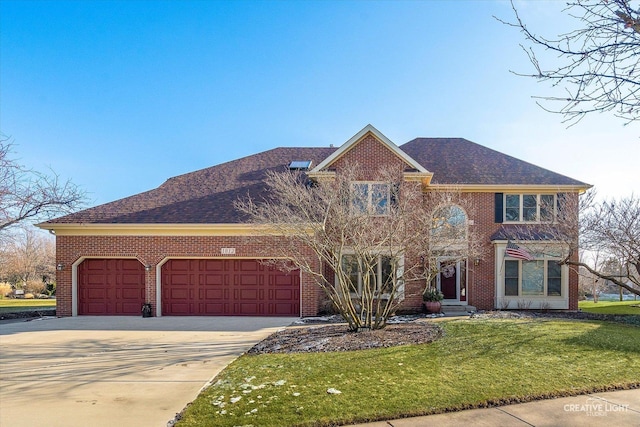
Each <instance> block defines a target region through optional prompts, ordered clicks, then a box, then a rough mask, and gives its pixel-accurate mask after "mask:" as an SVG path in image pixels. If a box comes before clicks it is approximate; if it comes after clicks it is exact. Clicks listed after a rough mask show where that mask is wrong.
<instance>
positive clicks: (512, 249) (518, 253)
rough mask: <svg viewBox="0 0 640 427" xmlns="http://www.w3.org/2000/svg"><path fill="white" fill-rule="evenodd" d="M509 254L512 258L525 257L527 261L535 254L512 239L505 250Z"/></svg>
mask: <svg viewBox="0 0 640 427" xmlns="http://www.w3.org/2000/svg"><path fill="white" fill-rule="evenodd" d="M505 254H506V255H507V256H510V257H511V258H517V259H524V260H526V261H532V260H533V256H531V254H530V253H529V252H527V251H526V250H525V249H522V248H521V247H520V246H518V245H516V244H515V243H513V242H512V241H511V240H509V242H508V243H507V250H506V251H505Z"/></svg>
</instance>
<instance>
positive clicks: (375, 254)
mask: <svg viewBox="0 0 640 427" xmlns="http://www.w3.org/2000/svg"><path fill="white" fill-rule="evenodd" d="M359 172H360V171H359V168H358V167H357V166H356V165H352V166H349V167H346V168H345V169H344V170H341V171H340V173H338V174H336V175H335V176H334V177H332V178H326V179H319V180H318V181H310V180H308V178H307V177H306V176H305V175H304V174H301V173H297V172H282V173H275V172H274V173H269V174H268V177H267V179H266V184H267V187H268V191H267V192H266V195H267V196H266V197H265V199H264V200H261V201H256V200H252V199H251V198H248V199H246V200H241V201H238V202H237V203H236V207H237V208H238V209H239V210H240V211H242V212H244V213H246V214H248V215H249V217H250V218H251V221H253V222H254V223H256V224H260V225H261V226H263V227H264V228H263V230H264V231H265V233H267V234H270V235H278V236H284V237H283V240H284V241H286V243H285V244H282V245H279V246H278V247H277V248H274V249H276V250H277V251H279V253H278V256H279V257H282V258H284V259H286V260H287V261H286V262H282V261H280V262H278V263H279V264H280V267H281V268H289V269H300V270H301V271H303V272H304V273H307V274H308V275H310V276H311V277H313V278H314V281H315V283H316V284H317V285H319V286H320V287H321V288H322V289H323V290H324V291H325V294H326V295H327V297H328V298H329V300H330V301H331V302H332V304H333V306H334V307H335V308H336V310H337V311H338V312H339V313H340V314H341V315H342V317H343V318H344V319H345V320H346V321H347V323H348V324H349V327H350V329H351V330H354V331H355V330H360V329H362V328H371V329H379V328H383V327H384V326H385V325H386V321H387V319H388V317H389V316H390V315H391V314H393V313H394V312H395V310H396V309H397V308H398V307H399V306H400V305H401V304H402V301H403V299H405V298H406V297H407V296H409V295H410V293H411V292H413V291H412V290H416V292H420V293H422V292H423V291H424V290H425V289H424V288H425V286H427V284H429V283H430V282H431V279H432V278H433V277H434V275H435V274H437V270H436V269H435V266H436V265H437V260H438V257H440V256H443V255H446V257H447V260H448V262H452V263H455V262H456V261H457V260H460V259H465V258H470V257H473V256H475V254H476V253H480V251H481V249H480V247H481V245H480V244H479V239H477V238H476V237H475V233H474V232H472V231H470V230H469V228H468V226H467V225H468V224H467V221H466V217H464V219H462V220H459V221H456V219H455V218H453V219H451V218H450V217H449V216H448V215H447V209H449V207H451V206H459V207H461V208H462V209H465V210H466V211H467V212H470V211H471V210H472V207H471V206H469V203H468V202H467V201H466V200H465V198H464V197H462V196H461V195H460V194H459V193H457V192H454V191H442V192H437V193H436V192H434V193H427V194H424V193H423V191H422V187H421V184H420V183H419V182H406V181H404V179H403V176H402V172H401V171H395V170H388V169H387V170H386V169H383V170H381V171H380V172H379V173H378V175H377V176H378V177H379V178H378V179H377V183H376V184H373V185H368V184H364V183H362V182H361V181H359V180H358V177H359V176H361V175H360V173H359ZM458 209H460V208H458ZM457 218H462V217H460V216H458V217H457ZM301 248H307V249H308V251H306V250H301ZM327 269H328V270H331V271H332V272H333V273H334V274H335V281H334V279H333V275H332V274H327ZM418 289H419V290H418Z"/></svg>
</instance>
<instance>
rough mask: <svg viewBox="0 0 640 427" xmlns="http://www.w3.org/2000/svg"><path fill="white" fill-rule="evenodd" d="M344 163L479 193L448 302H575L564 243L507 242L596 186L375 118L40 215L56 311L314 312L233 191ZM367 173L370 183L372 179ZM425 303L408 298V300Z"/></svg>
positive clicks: (311, 298)
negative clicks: (333, 134) (402, 133)
mask: <svg viewBox="0 0 640 427" xmlns="http://www.w3.org/2000/svg"><path fill="white" fill-rule="evenodd" d="M331 142H333V141H331ZM292 162H296V163H293V164H292ZM349 162H357V163H358V164H359V165H360V166H361V167H363V169H364V170H365V171H368V173H370V174H375V171H377V170H379V168H380V167H381V166H382V165H385V164H394V165H402V167H403V168H404V170H405V176H406V177H410V179H414V180H415V179H420V180H421V181H422V183H423V188H424V191H432V190H437V189H439V188H440V189H442V188H450V187H452V186H454V187H455V188H456V189H457V190H459V191H461V192H462V193H463V194H465V195H466V196H467V197H469V198H471V199H472V200H473V201H474V204H475V206H476V207H477V211H476V212H475V213H474V217H472V218H464V220H466V221H467V223H468V226H469V227H475V228H476V231H478V232H479V233H480V234H481V236H482V239H483V242H484V245H485V246H486V249H487V250H486V251H485V252H486V255H485V256H484V257H483V258H482V259H474V260H467V261H466V262H458V263H456V265H455V266H454V267H455V268H452V267H451V266H447V268H446V269H443V271H442V272H441V274H440V277H438V280H437V284H438V286H439V287H440V288H441V289H442V291H443V293H444V294H445V301H444V304H445V305H460V306H463V307H464V306H474V307H477V308H478V309H485V310H491V309H494V308H518V307H519V306H520V304H523V303H525V302H526V305H527V306H528V308H550V309H568V310H576V309H577V308H578V305H577V304H578V277H577V274H576V273H575V272H574V271H572V270H570V269H569V268H568V267H567V266H566V265H559V264H557V262H556V261H557V260H558V258H557V256H559V253H560V252H558V255H555V256H554V253H553V251H551V252H549V251H542V252H536V244H537V243H539V242H536V241H531V242H523V241H522V239H523V238H522V237H521V238H520V239H519V242H518V245H513V244H512V243H511V242H510V241H509V239H510V236H511V235H512V234H511V233H510V228H511V229H512V228H514V227H519V226H522V225H523V224H524V225H525V226H529V225H531V226H535V225H536V224H539V223H540V222H541V221H546V220H551V221H552V220H553V217H554V215H555V210H556V209H557V206H558V202H559V201H560V200H561V199H563V198H566V197H577V195H578V194H579V193H581V192H584V191H585V190H587V189H588V188H589V187H590V185H588V184H585V183H583V182H580V181H577V180H575V179H571V178H568V177H566V176H563V175H560V174H557V173H555V172H551V171H549V170H546V169H543V168H540V167H538V166H535V165H532V164H530V163H527V162H524V161H522V160H518V159H516V158H513V157H511V156H508V155H505V154H502V153H499V152H497V151H495V150H492V149H489V148H486V147H483V146H481V145H479V144H476V143H473V142H471V141H467V140H465V139H461V138H416V139H414V140H412V141H410V142H407V143H406V144H404V145H400V146H396V145H395V144H394V143H393V142H391V141H390V140H389V139H388V138H386V137H385V136H384V135H382V134H381V133H380V132H379V131H378V130H377V129H375V128H374V127H373V126H371V125H368V126H366V127H365V128H364V129H362V130H361V131H360V132H358V133H357V134H356V135H355V136H354V137H352V138H351V139H349V140H348V141H347V142H345V143H344V144H343V145H342V146H340V147H338V148H333V146H331V147H307V148H302V147H301V148H296V147H290V148H275V149H272V150H269V151H265V152H262V153H258V154H255V155H252V156H248V157H245V158H242V159H238V160H234V161H231V162H228V163H224V164H221V165H217V166H213V167H210V168H207V169H202V170H199V171H196V172H192V173H188V174H185V175H180V176H177V177H174V178H170V179H169V180H167V181H166V182H165V183H164V184H162V185H161V186H160V187H158V188H156V189H154V190H151V191H147V192H144V193H140V194H136V195H134V196H131V197H127V198H125V199H121V200H117V201H114V202H111V203H107V204H104V205H100V206H97V207H93V208H90V209H86V210H83V211H80V212H77V213H74V214H71V215H67V216H63V217H60V218H57V219H53V220H51V221H47V222H44V223H42V224H39V227H40V228H43V229H47V230H52V232H54V233H55V235H56V263H57V265H58V272H57V290H56V294H57V313H58V315H60V316H75V315H140V313H141V308H142V305H143V304H145V303H146V304H151V306H152V307H153V312H154V314H155V315H162V316H171V315H258V316H314V315H317V314H318V313H319V311H320V310H321V309H322V307H323V306H325V305H324V304H325V298H324V295H323V293H322V291H321V290H320V289H319V288H318V287H317V286H316V285H315V284H314V282H313V280H312V278H310V277H306V275H305V274H300V273H297V274H296V273H289V274H287V273H284V272H280V271H278V270H274V269H273V268H270V267H268V266H267V265H265V264H263V263H261V260H264V259H268V258H269V257H273V248H274V247H275V246H276V245H278V244H279V238H278V237H277V236H273V237H272V238H271V242H270V243H269V244H265V243H264V236H262V238H261V239H252V238H251V236H255V235H256V233H257V232H256V230H255V227H254V226H252V225H251V224H250V223H248V220H247V218H246V217H244V216H243V215H242V214H240V213H239V212H237V211H236V210H235V209H234V202H235V201H236V200H238V198H241V197H246V196H247V195H251V196H253V197H254V198H260V196H261V194H263V193H264V191H265V184H264V182H263V180H264V177H265V173H266V171H269V170H274V171H279V170H281V171H285V170H287V169H289V168H307V167H308V169H309V170H308V172H307V173H308V175H309V176H310V177H314V176H316V177H317V176H322V175H323V174H326V173H329V172H331V173H334V172H335V173H339V171H340V168H341V167H342V166H343V165H345V164H348V163H349ZM407 179H409V178H407ZM367 181H368V182H370V183H372V184H375V176H374V175H371V176H369V177H367ZM457 215H463V216H465V217H466V212H464V211H462V210H458V211H457ZM457 220H460V218H457ZM511 231H513V230H511ZM532 236H534V234H532ZM531 238H532V239H533V237H531ZM576 238H577V236H576ZM258 242H259V243H258ZM529 243H530V244H529ZM300 250H301V251H304V250H305V249H304V248H300ZM317 267H318V271H321V270H320V269H322V266H320V265H318V266H317ZM420 304H421V300H420V299H418V298H407V299H406V300H405V301H404V308H405V309H407V310H418V309H419V308H420Z"/></svg>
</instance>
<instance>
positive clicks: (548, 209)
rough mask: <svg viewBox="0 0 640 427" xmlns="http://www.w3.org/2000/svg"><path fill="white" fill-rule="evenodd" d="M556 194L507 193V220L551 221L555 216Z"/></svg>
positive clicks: (505, 205) (505, 203)
mask: <svg viewBox="0 0 640 427" xmlns="http://www.w3.org/2000/svg"><path fill="white" fill-rule="evenodd" d="M555 212H556V195H555V194H505V195H504V221H505V222H551V221H553V219H554V218H555Z"/></svg>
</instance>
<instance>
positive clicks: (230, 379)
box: [177, 319, 640, 427]
mask: <svg viewBox="0 0 640 427" xmlns="http://www.w3.org/2000/svg"><path fill="white" fill-rule="evenodd" d="M442 325H443V327H444V329H445V336H444V338H442V339H440V340H439V341H436V342H434V343H432V344H424V345H414V346H400V347H392V348H387V349H376V350H364V351H356V352H332V353H302V354H300V353H298V354H261V355H257V356H250V355H244V356H242V357H240V358H239V359H238V360H236V361H235V362H234V363H232V364H231V365H230V366H229V367H227V368H226V369H225V370H224V371H223V372H221V373H220V375H219V376H218V377H217V378H216V379H215V382H214V384H213V385H212V386H211V387H209V388H208V389H206V390H205V391H203V392H202V393H201V394H200V396H199V397H198V398H197V399H196V400H195V401H194V402H193V404H192V405H191V406H189V407H188V408H187V409H186V410H185V412H184V414H183V418H182V420H181V421H180V422H179V423H178V424H177V426H180V427H185V426H237V425H255V426H327V425H334V424H344V423H353V422H364V421H370V420H376V419H392V418H400V417H403V416H412V415H424V414H431V413H438V412H443V411H446V410H457V409H465V408H471V407H481V406H485V405H494V404H501V403H508V402H518V401H527V400H532V399H536V398H544V397H552V396H559V395H570V394H579V393H584V392H588V391H593V390H600V389H607V388H609V387H632V386H636V387H638V386H640V357H639V356H640V328H639V327H635V326H628V325H621V324H616V323H610V322H599V321H598V322H596V321H566V320H541V319H527V320H497V319H484V320H480V319H469V320H450V321H445V322H442ZM329 389H335V390H337V391H339V392H340V393H337V394H332V393H328V392H327V391H328V390H329Z"/></svg>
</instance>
